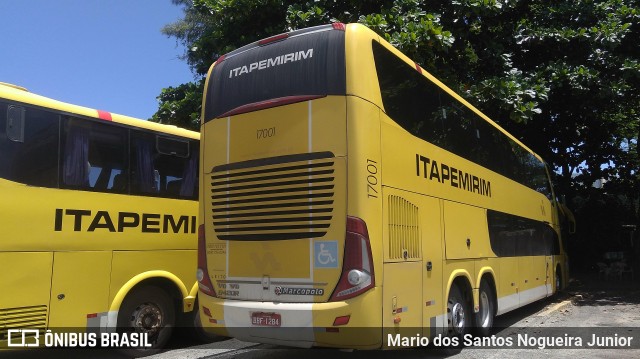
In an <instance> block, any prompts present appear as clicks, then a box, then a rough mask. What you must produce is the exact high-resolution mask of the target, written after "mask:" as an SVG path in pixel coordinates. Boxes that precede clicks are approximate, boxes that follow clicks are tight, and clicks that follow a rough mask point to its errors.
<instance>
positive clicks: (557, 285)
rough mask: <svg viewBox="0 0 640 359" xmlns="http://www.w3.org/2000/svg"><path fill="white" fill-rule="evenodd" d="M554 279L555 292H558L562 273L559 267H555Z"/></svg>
mask: <svg viewBox="0 0 640 359" xmlns="http://www.w3.org/2000/svg"><path fill="white" fill-rule="evenodd" d="M555 281H556V283H555V285H556V294H558V293H560V291H562V273H561V272H560V267H558V268H557V269H556V275H555Z"/></svg>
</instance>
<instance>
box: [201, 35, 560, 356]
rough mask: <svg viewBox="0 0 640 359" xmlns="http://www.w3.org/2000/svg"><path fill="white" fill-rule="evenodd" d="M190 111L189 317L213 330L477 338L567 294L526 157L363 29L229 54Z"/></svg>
mask: <svg viewBox="0 0 640 359" xmlns="http://www.w3.org/2000/svg"><path fill="white" fill-rule="evenodd" d="M203 105H204V108H203V113H202V118H203V126H202V130H201V136H202V137H201V139H202V147H201V157H202V162H201V163H202V165H201V176H200V181H201V184H200V185H201V188H202V191H201V197H200V216H201V218H202V227H201V228H200V230H199V242H198V243H199V247H198V280H199V285H200V292H199V298H200V299H199V300H200V304H201V309H200V310H201V313H200V317H201V319H202V321H203V325H206V326H209V327H211V328H213V330H214V331H216V332H217V333H220V334H223V335H227V336H235V337H238V338H241V339H244V340H248V341H256V342H269V343H278V344H285V345H292V346H301V347H311V346H323V347H341V348H360V349H361V348H381V347H382V348H386V347H389V346H393V345H392V344H393V343H390V342H389V340H388V335H389V334H394V335H395V334H397V333H400V334H406V335H412V336H416V335H417V336H420V335H422V336H427V337H434V336H436V335H446V336H448V337H450V338H460V337H461V336H464V335H466V334H467V333H471V332H472V331H474V332H476V333H477V334H484V335H486V334H488V333H489V331H490V329H491V327H492V324H493V320H494V317H495V316H496V315H500V314H502V313H505V312H508V311H510V310H513V309H515V308H518V307H521V306H523V305H525V304H527V303H531V302H533V301H535V300H538V299H541V298H545V297H547V296H550V295H552V294H553V293H554V292H556V291H557V290H559V289H560V288H562V287H563V286H564V285H565V283H567V278H568V277H567V276H568V273H567V271H568V265H567V257H566V256H565V254H564V252H563V246H562V244H561V241H560V228H559V218H558V213H559V211H558V210H559V208H560V204H559V203H557V202H556V201H555V197H554V193H553V189H552V186H551V182H550V180H549V173H548V169H547V168H546V166H545V163H544V162H543V161H542V159H541V158H540V157H539V156H537V155H536V154H535V153H533V152H532V151H531V150H530V149H528V148H527V147H526V146H525V145H523V144H522V143H521V142H520V141H518V140H517V139H516V138H514V137H513V136H512V135H510V134H509V133H507V132H506V131H505V130H504V129H502V128H501V127H500V126H498V125H497V124H496V123H495V122H493V121H492V120H491V119H489V118H488V117H487V116H485V115H484V114H483V113H482V112H480V111H479V110H478V109H477V108H475V107H474V106H473V105H471V104H470V103H468V102H467V101H465V100H464V99H463V98H461V97H460V96H459V95H457V94H456V93H454V92H453V91H452V90H451V89H450V88H448V87H447V86H445V85H444V84H443V83H442V82H440V81H438V80H437V79H436V78H434V77H433V76H432V75H431V74H429V73H428V72H426V71H425V70H424V69H422V68H421V67H420V66H419V65H418V64H417V63H415V62H414V61H412V60H410V59H409V58H408V57H407V56H405V55H403V54H402V53H401V52H400V51H398V50H397V49H395V48H394V47H393V46H392V45H390V44H389V43H388V42H387V41H385V40H384V39H383V38H381V37H380V36H378V35H377V34H376V33H374V32H373V31H371V30H370V29H368V28H366V27H365V26H362V25H359V24H349V25H344V24H340V23H335V24H332V25H327V26H320V27H313V28H308V29H302V30H298V31H293V32H289V33H285V34H281V35H277V36H274V37H271V38H267V39H264V40H261V41H258V42H256V43H253V44H250V45H247V46H245V47H242V48H239V49H237V50H235V51H233V52H231V53H228V54H226V55H225V56H222V57H221V58H220V59H218V60H217V61H216V62H215V64H213V65H212V67H211V69H210V71H209V73H208V76H207V82H206V86H205V94H204V99H203Z"/></svg>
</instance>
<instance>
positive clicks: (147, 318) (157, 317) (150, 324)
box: [131, 303, 163, 336]
mask: <svg viewBox="0 0 640 359" xmlns="http://www.w3.org/2000/svg"><path fill="white" fill-rule="evenodd" d="M162 322H163V318H162V312H161V311H160V308H158V307H157V306H156V305H154V304H152V303H145V304H142V305H140V306H139V307H137V308H136V310H135V311H134V312H133V313H132V314H131V326H132V327H133V328H134V329H135V331H136V332H139V333H148V334H149V336H153V335H154V334H155V333H157V332H158V331H159V330H160V328H162Z"/></svg>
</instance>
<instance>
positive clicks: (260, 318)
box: [251, 312, 282, 327]
mask: <svg viewBox="0 0 640 359" xmlns="http://www.w3.org/2000/svg"><path fill="white" fill-rule="evenodd" d="M251 324H252V325H255V326H260V327H279V326H280V325H282V319H281V317H280V314H277V313H263V312H256V313H251Z"/></svg>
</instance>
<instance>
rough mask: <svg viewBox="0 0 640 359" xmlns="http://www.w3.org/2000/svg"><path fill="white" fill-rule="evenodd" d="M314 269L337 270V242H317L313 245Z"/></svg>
mask: <svg viewBox="0 0 640 359" xmlns="http://www.w3.org/2000/svg"><path fill="white" fill-rule="evenodd" d="M313 253H314V256H315V263H314V267H316V268H338V241H317V242H314V243H313Z"/></svg>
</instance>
